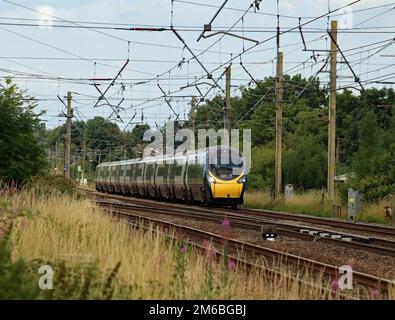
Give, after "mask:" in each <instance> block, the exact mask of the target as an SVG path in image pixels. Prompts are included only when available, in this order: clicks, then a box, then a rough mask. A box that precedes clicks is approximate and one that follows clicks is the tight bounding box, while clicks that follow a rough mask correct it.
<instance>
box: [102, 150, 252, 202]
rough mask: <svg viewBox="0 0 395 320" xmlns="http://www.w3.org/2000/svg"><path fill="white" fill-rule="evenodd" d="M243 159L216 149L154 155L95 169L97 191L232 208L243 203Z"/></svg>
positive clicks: (237, 155) (244, 171) (227, 151)
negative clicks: (170, 154) (171, 154)
mask: <svg viewBox="0 0 395 320" xmlns="http://www.w3.org/2000/svg"><path fill="white" fill-rule="evenodd" d="M244 162H245V161H244V158H243V156H242V155H241V154H240V152H239V151H238V150H237V149H235V148H231V147H224V146H216V147H209V148H205V149H201V150H198V151H196V152H193V153H186V154H182V155H174V156H156V157H146V158H141V159H133V160H125V161H119V162H109V163H102V164H99V165H98V166H97V167H96V177H97V179H96V190H97V191H102V192H108V193H118V194H124V195H131V196H140V197H145V198H153V199H158V200H159V199H164V200H170V201H172V200H174V201H183V202H199V203H205V204H216V205H231V206H232V207H236V206H237V205H238V204H241V203H243V193H244V190H245V185H246V177H247V176H246V170H245V164H244Z"/></svg>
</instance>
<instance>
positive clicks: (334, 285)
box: [331, 279, 339, 298]
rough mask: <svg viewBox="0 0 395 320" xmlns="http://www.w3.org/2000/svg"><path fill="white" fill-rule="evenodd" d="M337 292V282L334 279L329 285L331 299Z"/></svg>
mask: <svg viewBox="0 0 395 320" xmlns="http://www.w3.org/2000/svg"><path fill="white" fill-rule="evenodd" d="M338 291H339V282H338V280H337V279H334V280H333V281H332V284H331V295H332V297H333V298H335V297H336V294H337V292H338Z"/></svg>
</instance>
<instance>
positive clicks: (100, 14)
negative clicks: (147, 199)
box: [0, 0, 395, 130]
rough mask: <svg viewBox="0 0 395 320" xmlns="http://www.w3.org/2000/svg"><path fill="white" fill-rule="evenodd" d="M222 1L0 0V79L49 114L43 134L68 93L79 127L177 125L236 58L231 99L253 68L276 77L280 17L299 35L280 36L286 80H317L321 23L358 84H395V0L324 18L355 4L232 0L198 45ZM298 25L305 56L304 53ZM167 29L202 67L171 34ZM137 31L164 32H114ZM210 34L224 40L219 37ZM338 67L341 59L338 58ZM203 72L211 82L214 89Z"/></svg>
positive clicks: (344, 70) (341, 80)
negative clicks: (334, 33) (93, 123)
mask: <svg viewBox="0 0 395 320" xmlns="http://www.w3.org/2000/svg"><path fill="white" fill-rule="evenodd" d="M223 2H224V1H223V0H212V1H208V0H203V1H198V0H185V1H183V0H182V1H181V0H174V1H171V0H150V1H148V0H97V1H90V0H89V1H88V0H86V1H82V0H69V1H54V0H53V1H36V0H29V1H25V0H10V1H8V0H7V1H5V0H0V39H1V43H2V46H1V52H0V77H1V78H3V77H4V76H12V77H13V78H14V81H15V82H16V83H17V84H18V85H19V87H20V88H21V89H23V90H25V91H26V93H25V95H26V96H35V97H36V98H37V99H38V109H37V110H46V114H45V115H44V116H43V117H42V118H43V120H44V121H45V123H46V126H47V128H53V127H56V126H58V125H61V124H62V123H64V121H65V118H64V117H59V115H60V114H61V113H62V112H65V106H64V105H63V104H62V103H61V101H60V100H59V99H58V96H59V97H61V98H62V99H63V100H64V97H65V95H66V94H67V92H68V91H70V92H72V93H73V107H74V110H75V112H74V115H75V120H85V121H86V120H87V119H91V118H93V117H95V116H102V117H105V118H108V119H110V120H111V121H114V122H116V123H117V124H118V125H119V127H120V128H121V129H125V130H126V129H127V130H130V129H132V128H133V126H134V125H136V124H138V123H140V122H141V121H143V122H147V123H148V124H149V125H151V126H155V125H159V126H161V125H163V123H164V122H165V121H167V120H168V119H169V118H170V119H172V120H174V119H175V118H176V116H175V114H177V115H178V116H179V118H180V119H181V120H182V119H185V118H186V117H187V115H188V112H189V110H190V104H191V97H192V96H196V97H198V98H200V97H201V94H202V95H205V94H206V92H207V91H209V90H210V89H211V90H210V91H209V93H208V94H207V96H206V97H207V98H211V97H213V96H215V95H217V94H222V95H223V90H224V88H225V78H224V77H222V78H221V79H220V76H221V74H222V73H223V72H224V70H225V67H226V66H227V65H228V64H227V62H229V61H230V60H231V59H233V64H232V95H233V96H236V95H240V90H241V88H242V87H243V86H247V85H249V84H250V85H252V86H253V85H254V84H253V83H252V84H251V83H250V81H251V78H250V76H249V74H248V73H250V74H251V75H252V77H253V78H254V79H263V78H264V77H268V76H274V75H275V66H276V55H277V48H276V39H275V36H276V26H277V14H279V16H280V19H279V23H280V30H281V31H282V32H284V31H287V30H289V29H291V28H296V29H294V31H293V32H287V33H284V34H282V35H281V37H280V50H281V51H283V53H284V72H285V73H289V74H297V73H300V74H302V75H303V76H305V77H309V76H314V75H315V74H316V73H317V71H318V70H320V69H321V68H322V66H323V65H324V63H325V60H326V58H327V54H328V52H327V51H325V50H328V48H329V47H330V43H329V37H328V35H327V33H326V30H327V28H328V22H330V21H331V20H338V22H339V35H338V44H339V47H340V49H341V50H342V52H343V53H344V55H345V56H346V59H347V60H348V62H349V63H350V64H351V67H352V69H353V70H354V72H355V73H356V74H357V75H358V77H359V78H360V80H361V82H362V85H363V86H364V87H371V86H379V87H380V86H383V85H384V84H377V83H372V82H374V81H385V82H391V81H394V78H395V75H394V74H395V70H394V69H395V64H394V56H392V57H391V55H395V48H394V46H395V43H394V41H392V40H393V39H394V35H395V19H394V17H395V9H394V8H395V1H394V0H361V1H359V2H357V3H355V4H353V5H351V6H348V7H346V8H344V9H342V10H340V11H336V12H333V13H331V14H329V15H328V14H327V13H328V11H333V10H336V9H337V8H340V7H342V6H346V5H348V4H350V3H352V2H353V0H304V1H296V0H279V1H278V6H277V1H276V0H263V1H261V2H260V5H259V10H258V9H257V8H254V7H250V5H251V3H253V2H254V1H253V0H251V1H250V0H242V1H240V0H239V1H236V0H229V1H228V2H227V3H226V5H225V7H224V9H223V10H221V11H220V13H219V14H218V16H217V18H216V19H215V20H214V22H213V23H212V29H213V31H212V32H207V33H205V35H211V34H213V35H212V36H210V37H208V38H201V39H200V40H199V41H197V39H198V37H199V35H200V34H201V32H202V30H203V25H204V24H208V23H209V21H210V20H211V19H212V18H213V16H214V14H215V13H216V11H217V10H218V7H219V6H221V4H222V3H223ZM242 16H243V18H241V17H242ZM320 16H323V17H322V18H320V19H316V20H314V18H316V17H320ZM299 17H300V20H299ZM313 20H314V21H313ZM299 21H300V23H301V25H302V32H303V38H304V41H305V43H306V48H307V51H304V50H303V49H304V45H303V41H302V37H301V35H300V33H299V30H298V25H299ZM170 25H173V26H174V29H175V30H177V33H178V35H179V36H180V37H181V38H182V39H183V41H185V44H186V45H187V47H188V48H190V49H191V51H192V53H193V54H194V55H196V56H197V58H198V60H199V62H200V63H201V64H202V65H203V67H204V69H206V70H204V69H203V67H202V66H201V65H200V64H199V63H198V62H197V61H196V59H194V58H193V57H192V54H191V53H190V52H189V50H188V48H186V47H184V45H183V43H182V42H181V40H180V39H179V38H178V37H177V36H176V35H175V33H173V32H172V31H171V30H169V26H170ZM329 25H330V23H329ZM142 26H153V27H164V28H166V29H167V30H166V31H161V32H159V31H157V32H149V31H131V30H119V29H116V28H124V29H126V28H133V27H142ZM97 27H100V28H101V29H99V28H97ZM103 27H104V28H106V29H103ZM216 31H229V33H231V35H225V34H217V35H215V34H214V32H216ZM234 35H237V36H239V37H240V36H241V37H244V39H241V38H237V37H234ZM257 43H259V44H257ZM312 50H317V51H312ZM243 52H244V53H243ZM241 53H242V54H241ZM240 54H241V55H240ZM240 58H241V60H240ZM128 59H129V61H128V63H127V65H126V67H125V69H124V70H123V71H122V72H121V73H120V75H119V77H118V78H117V79H116V81H115V84H114V85H113V86H110V87H109V88H108V91H107V92H106V94H105V97H106V98H107V99H108V101H109V102H110V103H111V104H112V105H113V107H111V106H108V105H106V104H105V103H104V102H105V101H103V100H102V101H100V102H99V103H97V102H98V98H99V97H100V93H99V91H98V90H97V89H96V88H95V86H94V84H95V83H96V84H98V88H99V89H100V90H101V91H102V92H103V91H105V90H106V89H107V87H108V86H109V84H110V83H111V79H113V78H114V77H115V76H116V75H117V74H118V72H119V71H120V70H121V68H122V67H123V66H124V65H125V64H126V61H127V60H128ZM182 61H184V62H183V63H182ZM240 61H242V63H243V66H244V67H245V68H246V69H247V71H248V73H247V72H246V71H245V70H244V69H243V68H242V66H241V65H240ZM338 61H339V62H342V61H343V58H342V57H341V55H340V54H339V56H338ZM327 70H329V69H328V68H327V67H325V68H324V69H323V72H321V73H320V74H319V75H318V77H319V78H320V80H321V82H322V84H323V85H325V84H326V83H328V76H329V74H328V73H327V72H326V71H327ZM206 71H208V72H209V73H210V74H212V75H213V78H214V79H216V81H217V84H218V86H214V87H213V83H214V82H213V81H212V80H210V79H207V72H206ZM94 79H96V80H94ZM99 79H102V80H101V81H100V80H99ZM103 79H106V80H105V81H104V80H103ZM217 79H218V80H217ZM194 83H198V88H199V90H198V89H197V88H196V86H189V87H186V88H183V87H185V86H188V85H191V84H194ZM349 86H351V87H356V88H359V85H358V84H357V83H355V82H354V78H353V77H352V73H351V71H350V69H349V68H348V67H347V65H346V64H344V63H339V64H338V87H339V88H342V87H349ZM385 86H387V87H391V86H392V84H385ZM181 88H183V89H181ZM162 90H163V92H165V94H163V92H162ZM355 93H356V94H357V93H358V91H355ZM166 100H167V102H166ZM118 104H120V105H119V107H120V108H119V109H115V110H118V111H117V113H118V115H119V118H117V117H116V116H115V115H114V112H113V108H115V106H116V105H118ZM169 104H170V106H171V108H172V109H173V110H174V112H173V111H172V110H171V108H170V106H169ZM95 105H96V106H95Z"/></svg>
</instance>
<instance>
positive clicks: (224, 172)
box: [209, 148, 244, 180]
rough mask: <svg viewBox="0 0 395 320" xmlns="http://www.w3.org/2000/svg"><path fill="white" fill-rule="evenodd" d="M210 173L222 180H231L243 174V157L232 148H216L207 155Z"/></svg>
mask: <svg viewBox="0 0 395 320" xmlns="http://www.w3.org/2000/svg"><path fill="white" fill-rule="evenodd" d="M209 164H210V171H211V173H212V174H213V175H214V176H215V177H217V178H219V179H222V180H232V179H235V178H237V177H238V176H240V175H241V174H242V173H243V169H244V163H243V157H242V155H241V154H240V152H239V151H237V150H236V149H233V148H218V149H217V150H216V152H215V151H214V152H210V153H209Z"/></svg>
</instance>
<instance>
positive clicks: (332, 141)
mask: <svg viewBox="0 0 395 320" xmlns="http://www.w3.org/2000/svg"><path fill="white" fill-rule="evenodd" d="M331 39H332V40H331V54H330V57H331V59H330V67H331V68H330V87H329V123H328V200H329V201H334V200H335V174H336V77H337V73H336V66H337V61H336V59H337V21H332V22H331Z"/></svg>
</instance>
